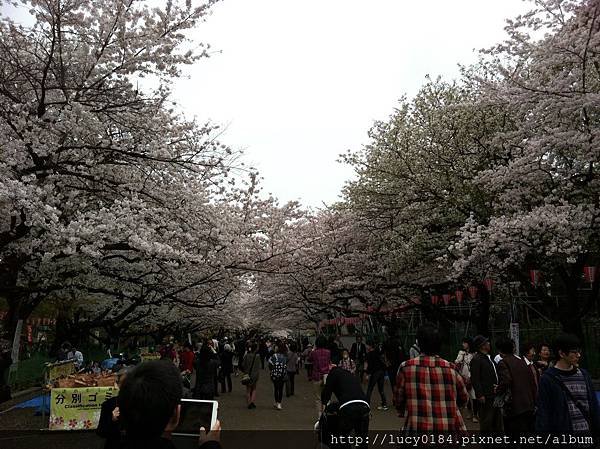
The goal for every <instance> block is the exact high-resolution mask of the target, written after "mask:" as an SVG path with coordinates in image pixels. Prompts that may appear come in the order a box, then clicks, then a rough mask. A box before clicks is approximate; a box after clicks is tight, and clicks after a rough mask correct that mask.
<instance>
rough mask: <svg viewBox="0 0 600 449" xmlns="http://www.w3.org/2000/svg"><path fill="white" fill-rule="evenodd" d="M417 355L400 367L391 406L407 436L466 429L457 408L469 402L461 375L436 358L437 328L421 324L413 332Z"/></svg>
mask: <svg viewBox="0 0 600 449" xmlns="http://www.w3.org/2000/svg"><path fill="white" fill-rule="evenodd" d="M417 338H418V339H419V345H420V350H421V355H420V356H418V357H415V358H412V359H409V360H407V361H406V362H404V363H402V364H401V365H400V368H399V369H398V375H397V377H396V392H395V396H394V405H395V407H396V409H397V410H398V415H399V416H400V417H402V416H404V412H406V418H405V420H406V421H405V426H404V430H405V431H407V432H408V433H423V432H436V433H451V432H463V431H465V430H466V427H465V423H464V421H463V418H462V416H461V414H460V407H462V406H464V405H465V404H466V403H467V400H468V399H469V395H468V393H467V389H466V388H465V383H464V380H463V378H462V376H461V375H460V374H459V373H458V372H457V371H456V369H455V367H454V365H453V364H452V363H450V362H448V361H447V360H444V359H443V358H441V357H440V356H439V353H440V349H441V346H442V339H441V336H440V333H439V331H438V329H437V328H436V327H434V326H430V325H425V326H422V327H421V328H420V329H419V330H418V331H417Z"/></svg>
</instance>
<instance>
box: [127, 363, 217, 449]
mask: <svg viewBox="0 0 600 449" xmlns="http://www.w3.org/2000/svg"><path fill="white" fill-rule="evenodd" d="M182 394H183V387H182V383H181V374H180V372H179V369H178V368H177V367H176V366H175V365H173V363H170V362H165V361H162V360H155V361H150V362H144V363H141V364H139V365H138V366H137V367H135V368H134V369H133V370H131V371H130V372H129V373H128V374H127V378H126V379H125V381H124V382H123V385H122V387H121V389H120V391H119V409H120V420H121V422H122V425H123V430H124V432H125V436H124V439H123V443H124V444H123V446H122V447H123V449H175V445H174V444H173V442H172V441H171V439H170V438H171V433H172V432H173V430H174V429H175V428H176V427H177V424H178V423H179V417H180V413H181V405H180V401H181V397H182ZM220 431H221V423H220V422H219V421H218V420H216V421H215V423H214V425H213V426H212V428H211V429H210V431H208V432H206V430H205V429H203V428H200V429H198V432H199V438H198V446H199V447H200V448H202V449H220V448H221V444H220V443H219V438H220Z"/></svg>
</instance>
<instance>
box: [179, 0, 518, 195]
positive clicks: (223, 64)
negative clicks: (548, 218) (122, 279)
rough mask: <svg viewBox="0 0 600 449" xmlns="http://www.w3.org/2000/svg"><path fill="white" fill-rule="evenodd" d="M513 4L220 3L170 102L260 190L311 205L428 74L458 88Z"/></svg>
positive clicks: (375, 0)
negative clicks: (205, 53)
mask: <svg viewBox="0 0 600 449" xmlns="http://www.w3.org/2000/svg"><path fill="white" fill-rule="evenodd" d="M527 9H528V4H527V3H524V2H523V1H522V0H501V1H499V0H495V1H492V0H455V1H447V0H429V1H409V0H370V1H364V0H362V1H358V0H304V1H298V0H296V1H292V0H251V1H250V0H224V1H223V2H220V3H218V4H217V5H216V6H215V7H214V9H213V13H212V15H211V16H210V17H209V18H208V21H207V22H206V23H205V24H203V25H201V26H200V28H199V30H198V31H197V36H198V39H199V40H202V41H205V42H208V43H210V44H211V46H212V50H213V51H221V52H220V53H214V54H213V55H212V57H211V58H210V59H205V60H203V61H201V62H200V63H198V64H197V65H195V66H194V67H192V68H190V70H189V71H188V73H189V75H190V79H187V80H181V81H180V82H178V84H177V88H176V93H175V94H176V98H177V100H178V101H179V102H180V104H181V105H182V107H183V108H184V110H185V111H186V113H188V114H191V115H195V116H197V117H198V118H199V119H202V120H205V119H211V120H213V121H215V122H217V123H220V124H223V125H225V126H226V127H227V130H226V132H225V134H224V136H223V137H222V140H223V141H224V143H227V144H228V145H230V146H232V147H235V148H241V149H244V150H245V153H246V157H245V159H246V161H247V162H248V163H249V164H251V165H253V166H255V167H257V168H258V169H259V170H260V172H261V175H262V176H263V177H264V181H263V186H264V190H265V192H272V193H273V194H274V195H275V196H277V197H278V198H280V199H281V200H283V201H287V200H300V201H301V202H302V203H303V204H304V205H307V206H314V207H319V206H321V205H322V204H323V202H325V203H328V204H329V203H332V202H334V201H335V200H336V199H337V198H338V195H339V193H340V189H341V187H342V185H343V183H344V182H345V181H346V180H347V179H349V178H350V177H351V176H352V171H351V169H350V168H348V167H346V166H344V165H342V164H340V163H338V162H336V161H337V159H338V155H339V154H340V153H343V152H345V151H346V150H347V149H352V150H356V149H359V148H361V146H362V145H363V144H365V143H367V141H368V139H367V131H368V130H369V128H370V127H371V125H372V123H373V121H374V120H380V119H385V118H386V117H388V116H389V115H390V114H391V112H392V111H393V108H394V106H395V105H396V104H397V100H398V99H399V98H400V97H401V96H402V95H403V94H407V95H409V96H412V95H414V94H415V93H416V92H417V90H418V89H419V87H420V86H421V85H422V84H423V82H424V77H425V75H426V74H430V75H431V76H432V77H435V76H437V75H441V76H442V77H444V78H446V79H452V78H456V76H457V75H458V68H457V63H462V64H468V63H470V62H473V61H474V60H475V58H476V53H475V50H477V49H480V48H484V47H489V46H490V45H492V44H494V43H496V42H499V41H501V40H502V39H503V38H504V37H505V33H504V29H503V28H504V25H505V19H507V18H511V17H514V16H516V15H517V14H519V13H522V12H524V11H526V10H527Z"/></svg>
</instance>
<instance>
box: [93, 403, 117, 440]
mask: <svg viewBox="0 0 600 449" xmlns="http://www.w3.org/2000/svg"><path fill="white" fill-rule="evenodd" d="M117 401H118V397H117V396H115V397H113V398H110V399H107V400H106V401H104V403H103V404H102V409H101V410H100V421H99V422H98V428H97V429H96V433H97V434H98V436H100V437H102V438H106V443H104V449H118V448H119V447H120V444H121V428H120V426H119V421H116V422H115V421H113V420H112V412H113V410H114V409H115V408H116V407H117V406H118V402H117Z"/></svg>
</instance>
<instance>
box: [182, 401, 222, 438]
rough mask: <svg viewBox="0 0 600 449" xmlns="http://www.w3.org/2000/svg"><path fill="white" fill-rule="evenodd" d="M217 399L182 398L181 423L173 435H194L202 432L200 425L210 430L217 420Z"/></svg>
mask: <svg viewBox="0 0 600 449" xmlns="http://www.w3.org/2000/svg"><path fill="white" fill-rule="evenodd" d="M218 410H219V403H218V402H217V401H202V400H200V399H182V400H181V413H180V415H179V424H178V425H177V427H176V428H175V430H174V431H173V435H181V436H193V437H197V436H198V435H199V434H200V427H204V428H205V429H206V431H207V432H208V431H209V430H210V429H212V428H213V426H214V425H215V422H217V411H218Z"/></svg>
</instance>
